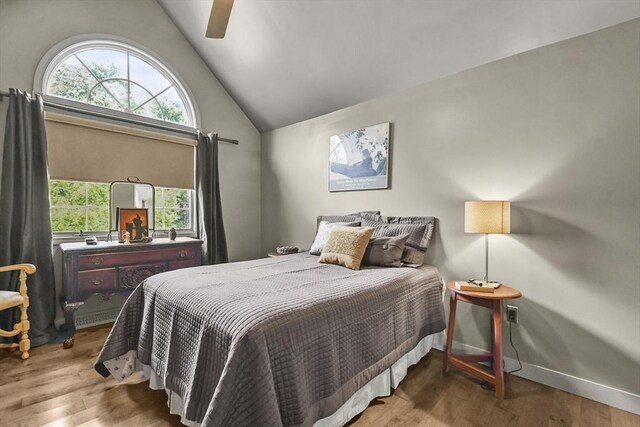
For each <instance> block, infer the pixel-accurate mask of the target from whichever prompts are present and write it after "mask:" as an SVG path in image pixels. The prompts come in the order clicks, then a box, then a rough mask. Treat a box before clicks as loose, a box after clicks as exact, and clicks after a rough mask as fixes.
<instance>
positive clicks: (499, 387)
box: [492, 300, 504, 399]
mask: <svg viewBox="0 0 640 427" xmlns="http://www.w3.org/2000/svg"><path fill="white" fill-rule="evenodd" d="M492 318H493V373H494V375H495V386H496V397H497V398H498V399H504V367H503V366H502V301H501V300H495V301H493V310H492Z"/></svg>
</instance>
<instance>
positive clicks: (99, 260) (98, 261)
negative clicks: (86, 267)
mask: <svg viewBox="0 0 640 427" xmlns="http://www.w3.org/2000/svg"><path fill="white" fill-rule="evenodd" d="M103 262H104V260H103V259H102V258H100V257H95V258H91V263H92V264H93V265H100V264H102V263H103Z"/></svg>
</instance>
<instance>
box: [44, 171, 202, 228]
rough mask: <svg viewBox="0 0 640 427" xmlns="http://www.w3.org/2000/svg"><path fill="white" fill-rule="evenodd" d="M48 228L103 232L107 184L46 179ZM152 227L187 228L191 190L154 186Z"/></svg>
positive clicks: (189, 220)
mask: <svg viewBox="0 0 640 427" xmlns="http://www.w3.org/2000/svg"><path fill="white" fill-rule="evenodd" d="M49 190H50V195H51V228H52V230H53V232H54V233H64V232H79V231H80V230H83V231H89V232H107V231H108V230H109V184H108V183H95V182H79V181H62V180H55V179H52V180H50V181H49ZM155 213H156V220H155V222H156V224H155V225H156V229H157V230H168V229H170V228H172V227H173V228H176V229H190V228H191V191H190V190H183V189H176V188H163V187H156V211H155Z"/></svg>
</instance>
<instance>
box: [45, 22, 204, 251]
mask: <svg viewBox="0 0 640 427" xmlns="http://www.w3.org/2000/svg"><path fill="white" fill-rule="evenodd" d="M89 46H95V47H97V48H99V47H103V48H104V47H111V48H113V47H116V48H119V49H128V50H130V51H132V52H134V53H135V54H136V55H137V56H139V57H141V58H143V60H145V61H146V62H147V63H149V64H150V65H151V66H153V67H155V68H156V69H158V71H160V72H161V73H162V74H163V75H164V76H165V77H166V78H167V79H168V80H169V81H170V82H172V83H173V85H174V86H175V87H176V90H177V92H178V94H179V95H180V97H181V99H182V100H183V103H184V105H185V109H186V110H187V116H188V120H187V122H188V125H184V124H180V123H175V122H170V121H165V120H160V119H154V118H150V117H146V116H142V115H137V114H133V113H128V112H125V111H118V110H114V109H110V108H104V107H100V106H97V105H92V104H87V103H85V102H81V101H76V100H71V99H66V98H61V97H58V96H55V95H48V94H46V93H45V91H46V88H47V83H48V80H49V78H50V76H51V73H52V72H53V70H54V69H55V68H56V66H57V65H58V64H59V63H60V62H61V61H62V60H64V59H65V58H66V57H67V56H68V55H69V54H70V53H71V52H72V51H74V50H79V49H82V48H86V47H89ZM33 88H34V91H35V92H39V93H40V94H41V95H42V98H43V99H44V101H46V102H47V103H49V104H54V105H55V104H58V105H61V106H63V107H64V106H67V107H71V108H75V109H80V110H86V111H89V112H95V113H98V114H101V115H104V116H106V117H108V118H106V117H105V118H100V117H96V120H101V121H105V122H115V123H118V119H124V120H128V121H134V122H140V123H142V124H144V123H146V124H151V125H157V126H160V127H161V128H165V129H166V130H165V131H164V132H167V133H170V134H171V131H172V130H176V131H178V132H180V131H182V132H193V131H194V129H198V128H199V127H200V111H199V109H198V105H197V104H196V102H195V97H194V95H193V93H192V92H191V90H190V89H189V86H187V84H186V83H185V82H184V80H183V79H182V78H181V77H180V75H179V74H178V73H177V72H176V70H175V69H174V68H173V67H172V66H171V65H169V63H168V62H167V61H165V60H164V58H163V57H162V56H161V55H159V54H157V53H156V52H154V51H153V50H151V49H149V48H147V47H145V46H142V45H140V44H139V43H136V42H134V41H132V40H129V39H126V38H124V37H119V36H114V35H111V34H104V33H88V34H80V35H76V36H73V37H70V38H68V39H65V40H62V41H60V42H58V43H56V44H55V45H54V46H52V47H51V48H50V49H49V50H48V51H47V52H46V53H45V54H44V55H43V57H42V59H41V60H40V62H39V63H38V66H37V68H36V72H35V74H34V78H33ZM52 108H55V106H54V107H52ZM127 125H128V126H132V127H137V126H136V125H135V124H132V123H131V122H129V123H128V124H127ZM159 131H160V132H163V130H159ZM80 182H91V181H80ZM189 191H190V192H191V202H192V205H191V212H190V220H191V227H192V228H191V229H180V230H176V231H177V233H178V236H185V237H197V231H196V230H197V207H196V199H195V189H191V190H189ZM50 212H51V211H50ZM79 231H80V230H78V232H79ZM78 232H56V233H52V234H53V244H54V245H59V244H60V243H64V242H83V241H84V237H80V236H78ZM87 234H89V235H91V236H95V237H97V238H98V239H100V240H101V241H102V240H104V239H106V237H107V236H108V234H109V232H107V231H105V232H87ZM162 237H168V231H161V230H158V231H156V238H162Z"/></svg>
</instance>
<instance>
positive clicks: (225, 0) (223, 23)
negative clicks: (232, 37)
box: [206, 0, 233, 39]
mask: <svg viewBox="0 0 640 427" xmlns="http://www.w3.org/2000/svg"><path fill="white" fill-rule="evenodd" d="M232 7H233V0H214V2H213V6H211V16H210V17H209V25H207V32H206V36H207V37H208V38H210V39H221V38H223V37H224V34H225V33H226V32H227V24H228V23H229V16H230V15H231V8H232Z"/></svg>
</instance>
